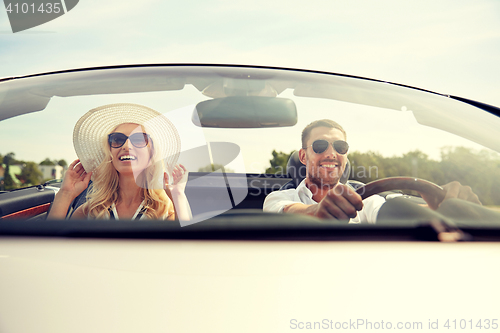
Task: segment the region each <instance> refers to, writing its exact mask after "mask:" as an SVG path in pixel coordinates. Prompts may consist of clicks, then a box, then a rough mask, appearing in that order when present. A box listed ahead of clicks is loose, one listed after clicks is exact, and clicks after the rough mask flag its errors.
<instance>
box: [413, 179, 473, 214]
mask: <svg viewBox="0 0 500 333" xmlns="http://www.w3.org/2000/svg"><path fill="white" fill-rule="evenodd" d="M442 188H443V190H444V191H445V193H446V194H445V197H444V199H443V201H445V200H447V199H452V198H458V199H462V200H466V201H470V202H473V203H476V204H479V205H481V201H479V198H478V196H477V195H476V194H475V193H474V192H472V189H471V187H470V186H464V185H462V184H460V183H459V182H457V181H453V182H451V183H448V184H446V185H443V186H442ZM421 195H422V199H424V200H425V202H427V204H428V205H429V208H431V209H433V210H436V209H438V207H439V206H440V205H441V203H442V202H443V201H442V202H440V203H439V204H436V203H435V201H434V200H432V198H430V197H429V196H428V195H426V194H424V193H421Z"/></svg>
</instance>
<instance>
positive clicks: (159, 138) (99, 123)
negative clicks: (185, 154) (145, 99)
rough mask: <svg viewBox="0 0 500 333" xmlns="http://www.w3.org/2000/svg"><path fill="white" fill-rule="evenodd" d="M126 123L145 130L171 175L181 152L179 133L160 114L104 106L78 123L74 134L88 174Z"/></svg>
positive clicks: (138, 107) (139, 107)
mask: <svg viewBox="0 0 500 333" xmlns="http://www.w3.org/2000/svg"><path fill="white" fill-rule="evenodd" d="M124 123H134V124H138V125H142V126H144V128H145V129H146V132H147V133H148V134H149V135H150V136H151V138H152V140H153V143H154V147H155V150H157V154H156V156H157V158H158V160H164V161H165V164H166V165H165V167H166V168H167V169H168V171H169V172H171V171H172V168H173V167H174V166H175V165H176V164H177V160H178V158H179V152H180V150H181V141H180V137H179V133H178V131H177V129H176V128H175V126H174V125H173V124H172V122H171V121H170V120H169V119H168V118H167V117H165V116H164V115H163V114H161V113H160V112H158V111H155V110H153V109H151V108H148V107H146V106H143V105H139V104H131V103H117V104H108V105H103V106H100V107H97V108H95V109H92V110H90V111H89V112H87V113H86V114H84V115H83V116H82V117H81V118H80V119H79V120H78V122H77V123H76V125H75V128H74V130H73V145H74V147H75V151H76V155H77V156H78V158H79V159H80V162H81V163H82V165H83V167H84V169H85V171H86V172H91V171H94V170H95V169H96V168H97V167H98V166H99V165H100V164H101V163H102V162H103V161H104V160H105V158H106V155H107V154H106V151H105V149H109V148H108V146H107V137H108V134H110V133H111V132H112V131H113V130H114V129H115V128H116V127H118V125H121V124H124ZM155 162H156V161H155ZM165 171H167V170H165Z"/></svg>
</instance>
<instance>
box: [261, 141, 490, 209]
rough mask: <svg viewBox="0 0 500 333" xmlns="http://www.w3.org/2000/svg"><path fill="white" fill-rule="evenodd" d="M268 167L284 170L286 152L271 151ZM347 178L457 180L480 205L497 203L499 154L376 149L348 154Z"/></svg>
mask: <svg viewBox="0 0 500 333" xmlns="http://www.w3.org/2000/svg"><path fill="white" fill-rule="evenodd" d="M272 154H273V159H271V160H270V163H271V167H270V168H268V169H266V173H276V171H278V170H279V168H280V167H281V168H283V169H282V170H285V171H284V172H286V164H287V162H288V157H289V156H290V154H286V153H283V152H279V153H277V152H276V151H274V150H273V153H272ZM349 161H350V163H351V171H350V174H349V179H351V180H358V181H361V182H363V183H369V182H371V181H374V180H377V179H382V178H386V177H395V176H405V177H417V178H422V179H426V180H429V181H431V182H433V183H436V184H438V185H444V184H447V183H449V182H452V181H459V182H460V183H461V184H462V185H467V186H470V187H471V188H472V190H473V191H474V192H475V193H476V194H477V195H478V196H479V200H481V202H482V203H483V204H484V205H500V155H498V154H496V153H492V152H489V151H486V150H481V151H479V152H478V151H474V150H472V149H470V148H465V147H445V148H442V149H441V160H440V161H435V160H432V159H430V158H429V156H428V155H427V154H425V153H423V152H421V151H419V150H415V151H410V152H408V153H406V154H403V155H402V156H392V157H384V156H382V155H381V154H379V153H376V152H371V151H369V152H365V153H361V152H358V151H354V152H351V153H349Z"/></svg>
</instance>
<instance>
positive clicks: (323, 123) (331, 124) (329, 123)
mask: <svg viewBox="0 0 500 333" xmlns="http://www.w3.org/2000/svg"><path fill="white" fill-rule="evenodd" d="M316 127H328V128H335V129H338V130H339V131H341V132H342V133H343V134H344V138H345V139H346V140H347V134H346V133H345V130H344V129H343V128H342V126H340V124H339V123H337V122H335V121H333V120H330V119H320V120H315V121H313V122H312V123H310V124H309V125H307V126H306V127H305V128H304V130H302V148H305V147H306V146H307V140H309V136H310V134H311V131H312V130H313V128H316Z"/></svg>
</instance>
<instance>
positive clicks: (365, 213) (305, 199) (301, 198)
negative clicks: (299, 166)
mask: <svg viewBox="0 0 500 333" xmlns="http://www.w3.org/2000/svg"><path fill="white" fill-rule="evenodd" d="M294 203H303V204H305V205H312V204H317V202H316V201H314V199H313V194H312V192H311V190H309V189H308V188H307V186H306V180H305V179H304V180H303V181H302V182H301V183H300V184H299V186H297V188H295V189H290V190H283V191H274V192H272V193H269V194H268V196H267V197H266V200H265V201H264V207H263V210H264V211H265V212H273V213H282V212H283V209H284V208H285V206H287V205H291V204H294ZM384 203H385V199H384V198H383V197H381V196H380V195H372V196H371V197H368V198H366V199H365V200H363V209H361V210H360V211H358V214H357V215H356V217H355V218H353V219H350V220H349V223H375V222H376V220H377V215H378V211H379V210H380V207H382V205H383V204H384Z"/></svg>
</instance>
